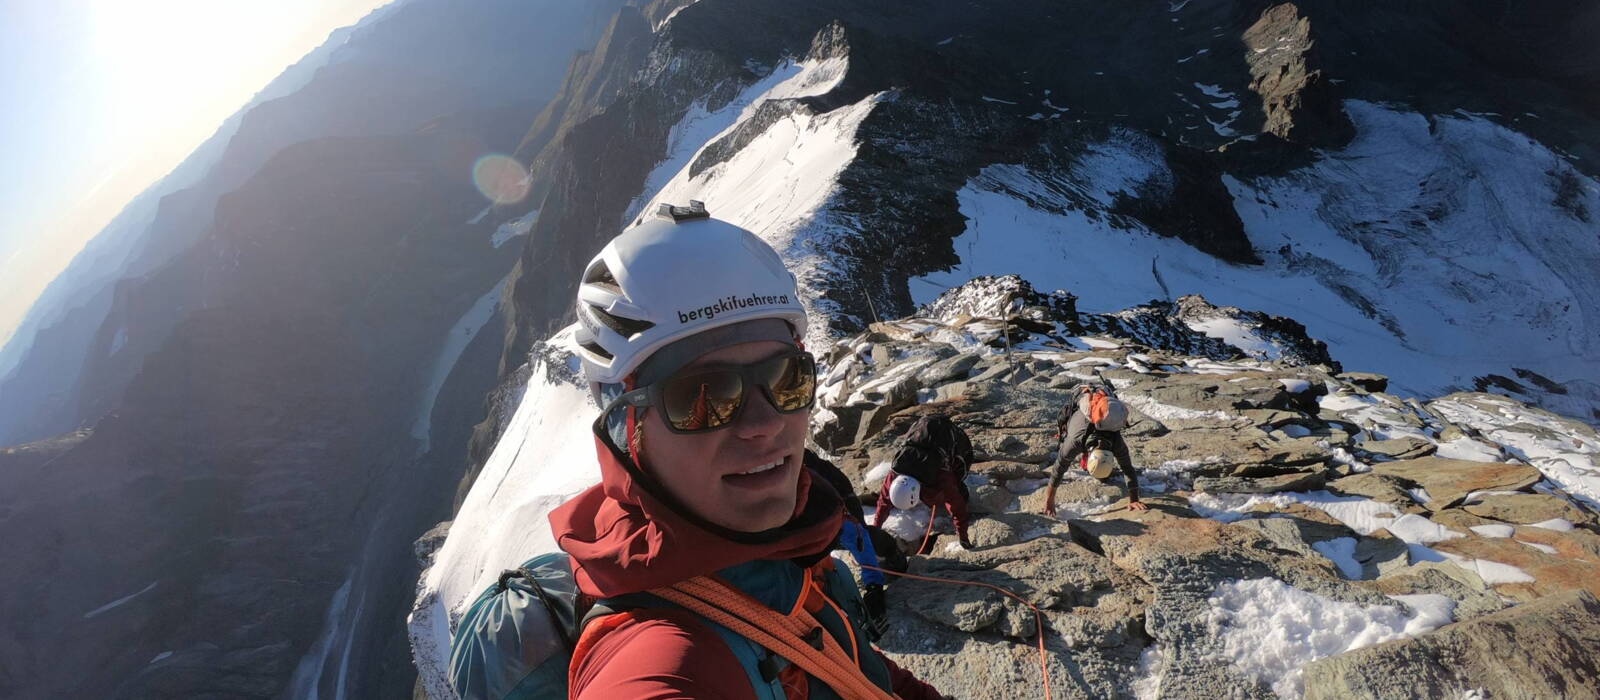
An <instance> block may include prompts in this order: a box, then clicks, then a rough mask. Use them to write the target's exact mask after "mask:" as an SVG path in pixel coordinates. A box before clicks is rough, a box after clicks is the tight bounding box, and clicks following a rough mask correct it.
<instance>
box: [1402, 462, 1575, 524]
mask: <svg viewBox="0 0 1600 700" xmlns="http://www.w3.org/2000/svg"><path fill="white" fill-rule="evenodd" d="M1372 473H1374V474H1378V475H1381V476H1392V477H1395V478H1398V479H1403V480H1405V481H1409V482H1411V483H1414V484H1417V485H1418V486H1421V487H1422V488H1424V489H1426V490H1427V492H1428V495H1429V496H1430V497H1431V499H1432V500H1430V501H1429V502H1428V503H1426V504H1424V505H1426V506H1427V507H1428V509H1429V510H1435V511H1437V510H1442V509H1444V508H1448V507H1450V506H1453V505H1456V504H1458V503H1460V502H1461V501H1462V500H1463V499H1465V498H1466V497H1467V494H1469V493H1472V492H1473V491H1521V490H1525V489H1528V488H1530V487H1532V486H1533V485H1534V484H1536V483H1539V480H1540V479H1543V478H1544V475H1543V474H1540V473H1539V470H1538V469H1534V468H1533V467H1530V466H1527V465H1525V464H1505V463H1495V462H1468V461H1464V460H1459V459H1445V458H1443V457H1421V458H1418V459H1404V460H1399V461H1395V462H1380V463H1378V464H1375V465H1373V467H1372Z"/></svg>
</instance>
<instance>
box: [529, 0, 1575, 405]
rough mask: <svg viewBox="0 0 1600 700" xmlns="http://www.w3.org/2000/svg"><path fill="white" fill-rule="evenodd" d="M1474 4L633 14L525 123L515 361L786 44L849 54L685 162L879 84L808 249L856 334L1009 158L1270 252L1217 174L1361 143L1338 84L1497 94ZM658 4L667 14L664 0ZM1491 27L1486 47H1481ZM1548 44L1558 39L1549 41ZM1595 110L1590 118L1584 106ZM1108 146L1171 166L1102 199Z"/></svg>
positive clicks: (1071, 190) (1193, 229)
mask: <svg viewBox="0 0 1600 700" xmlns="http://www.w3.org/2000/svg"><path fill="white" fill-rule="evenodd" d="M1469 4H1470V5H1471V7H1470V8H1462V7H1459V6H1458V7H1454V8H1447V7H1446V6H1445V5H1444V4H1429V5H1426V6H1424V7H1408V8H1407V9H1406V10H1405V11H1404V12H1400V11H1376V10H1375V11H1371V12H1365V13H1353V12H1350V11H1349V10H1348V8H1343V7H1340V6H1335V5H1333V4H1328V3H1321V2H1301V3H1297V4H1277V5H1263V4H1260V3H1221V4H1218V3H1171V4H1169V5H1168V6H1165V7H1162V6H1158V5H1151V6H1148V7H1146V6H1139V7H1128V6H1102V5H1095V4H1092V3H1074V4H1071V5H1070V6H1062V5H1060V4H1059V3H1055V4H1051V3H1027V2H1025V3H988V2H980V3H977V4H970V3H969V4H968V5H962V6H949V5H945V4H940V3H928V2H903V3H894V4H891V5H880V6H874V7H871V8H866V7H863V6H860V5H858V4H851V3H835V2H821V3H806V4H804V5H799V6H797V5H794V4H792V3H771V2H755V3H739V4H737V6H736V7H735V6H734V5H732V4H728V3H722V2H718V1H717V0H708V1H706V2H699V3H695V4H693V5H691V6H689V7H687V8H684V9H682V11H681V12H678V13H677V14H676V15H674V16H673V17H672V19H671V21H670V22H667V23H666V24H665V25H663V26H661V27H660V28H659V31H658V33H657V34H656V35H655V38H654V43H653V45H652V47H651V48H650V50H649V52H648V54H647V55H644V56H643V57H641V55H640V49H639V46H640V39H639V37H638V36H637V34H636V33H630V32H629V31H626V30H625V27H626V26H633V25H636V24H637V22H635V21H633V20H629V21H627V22H619V23H618V24H617V25H616V27H615V31H614V32H613V34H614V38H613V40H612V41H613V46H611V47H609V48H607V47H602V48H601V49H597V51H596V54H595V55H596V56H600V55H602V54H603V55H605V56H608V57H611V56H628V57H631V58H630V59H629V60H612V59H610V58H608V59H607V60H606V61H599V60H583V61H580V62H579V63H578V64H575V66H574V72H573V74H572V76H570V77H569V81H568V82H569V85H572V86H579V85H588V86H602V85H603V86H607V88H606V89H590V90H588V91H587V92H585V93H583V94H584V95H585V97H582V98H574V99H573V100H570V101H567V102H563V103H561V104H560V105H553V106H552V107H551V109H550V111H548V112H547V113H546V114H545V115H543V116H541V118H540V123H541V127H540V128H538V129H536V132H537V134H536V135H531V136H530V137H529V139H527V140H525V142H524V148H525V149H527V150H531V149H533V148H538V147H540V144H541V143H543V146H542V149H541V150H540V151H539V155H538V156H537V157H535V158H533V163H534V165H533V167H532V174H533V178H534V181H535V182H536V183H539V184H537V185H536V186H535V192H536V193H537V194H536V196H542V199H541V202H542V203H541V204H540V210H541V212H542V214H541V217H540V222H539V225H538V227H537V228H538V230H537V231H536V233H535V234H534V235H533V236H532V237H531V238H530V240H538V241H541V245H540V246H538V247H537V248H529V249H527V250H526V251H524V255H523V260H522V261H521V263H520V265H519V272H518V277H517V279H516V281H515V283H514V286H513V289H514V291H513V298H514V299H513V304H514V307H513V314H514V318H513V319H512V321H511V329H510V332H509V334H508V342H507V344H506V348H505V353H504V356H503V362H502V374H509V373H510V372H511V371H512V370H513V369H515V368H516V367H517V366H519V365H521V364H522V363H523V362H524V361H525V359H526V357H527V353H528V352H529V349H530V348H531V347H532V344H533V343H534V342H535V341H536V340H537V339H539V338H543V337H547V336H548V335H549V334H550V333H551V332H553V331H554V330H555V329H557V328H559V327H561V326H562V325H565V322H566V318H567V314H568V309H567V308H566V307H567V306H568V304H567V303H566V300H567V299H568V298H570V296H571V293H572V289H573V280H574V275H575V274H576V270H577V269H578V268H579V267H581V265H582V263H583V262H584V260H585V259H586V258H587V257H588V256H589V255H590V254H592V253H593V251H594V250H596V249H598V248H599V247H600V245H601V244H602V242H603V241H604V240H606V239H608V238H609V237H610V236H612V235H614V234H615V233H616V232H617V230H618V229H619V228H621V227H622V226H623V225H625V224H626V223H627V222H628V219H627V217H628V216H629V215H630V213H632V210H631V208H630V205H636V204H637V203H638V202H636V199H637V198H638V197H641V196H646V197H647V196H649V195H650V194H651V193H648V192H641V191H640V186H641V185H642V184H643V178H644V174H645V173H646V172H647V171H649V170H650V169H651V168H653V167H654V166H655V165H656V163H658V162H659V160H660V158H661V156H662V155H663V154H664V153H665V151H666V148H667V145H668V144H667V139H668V132H669V130H670V128H671V126H672V125H673V124H676V123H677V122H678V120H679V119H680V118H681V117H682V116H683V115H684V114H685V113H686V112H687V110H688V109H689V108H690V107H691V105H694V104H700V105H702V106H703V107H704V108H706V109H708V110H714V109H716V108H719V107H721V106H722V105H725V104H727V102H728V100H729V99H731V97H732V95H733V93H734V92H736V91H738V90H739V89H740V88H741V87H743V86H746V85H749V84H751V83H752V82H753V81H754V80H756V79H757V78H758V77H760V75H761V74H763V73H764V71H766V70H770V67H771V66H773V65H775V64H776V63H777V62H778V61H780V60H782V59H783V58H785V57H790V58H792V59H796V60H798V59H803V58H807V57H810V58H828V57H842V58H845V59H846V60H847V61H848V69H847V72H846V75H845V76H844V78H843V79H842V80H841V81H840V82H839V83H838V84H837V85H836V86H835V87H834V88H833V89H832V90H829V91H827V92H825V93H823V94H818V95H812V96H808V97H804V98H799V99H791V100H775V101H773V102H769V103H767V104H765V105H762V106H761V107H760V108H759V110H758V112H757V114H756V115H755V117H754V118H752V119H750V120H747V121H745V122H743V123H742V124H741V125H740V127H739V128H738V129H735V130H733V131H732V132H731V133H728V134H726V135H724V136H722V137H721V139H720V140H718V141H715V142H713V143H710V144H709V145H708V146H707V148H706V149H705V150H704V151H703V152H702V153H701V155H700V157H699V158H698V159H696V161H695V162H694V163H693V164H691V166H690V169H691V172H696V173H698V172H704V171H705V170H706V169H708V168H710V167H713V166H714V165H716V164H717V163H719V162H723V161H724V160H726V159H727V158H729V157H731V155H732V154H733V153H735V152H736V151H737V150H738V148H739V147H741V146H742V145H744V144H747V143H749V142H750V141H751V139H753V138H755V137H757V136H759V134H760V133H761V132H762V131H763V130H764V128H765V127H766V126H767V125H770V124H772V123H774V122H775V121H778V120H781V119H782V118H783V117H784V116H785V115H789V114H825V113H828V112H830V111H831V110H834V109H837V108H839V107H841V106H845V105H850V104H855V103H858V102H859V101H861V100H863V99H866V98H868V97H869V96H872V95H880V94H881V95H883V97H882V98H881V99H880V101H879V102H877V103H876V104H875V105H874V106H873V109H872V111H871V113H870V114H869V115H868V116H867V117H866V119H865V120H864V121H863V122H862V123H861V124H860V126H859V127H858V129H857V131H856V134H855V138H854V146H855V148H856V155H855V157H854V158H853V159H851V161H850V162H849V164H848V165H847V166H846V168H845V170H844V171H843V172H842V173H841V174H840V175H839V177H838V183H839V187H838V190H837V192H836V193H835V194H834V196H833V198H832V199H831V200H830V202H829V203H828V206H827V208H826V212H825V213H826V215H827V216H828V224H827V225H828V226H830V227H833V228H835V229H837V230H838V232H839V235H834V236H830V237H828V238H827V239H826V240H824V241H820V242H818V244H817V246H818V247H817V250H815V251H814V253H815V254H817V255H818V256H819V257H822V258H825V259H827V260H828V261H829V265H828V266H826V269H823V270H821V272H820V273H819V276H818V278H817V279H814V280H808V282H809V284H810V286H811V287H812V291H813V293H814V294H815V295H816V296H817V297H818V302H817V308H819V309H822V310H825V311H826V313H827V316H828V322H829V323H830V324H832V325H833V326H834V327H836V329H837V330H838V331H841V332H850V331H854V330H859V329H860V328H863V327H865V326H866V325H867V324H868V323H871V322H872V321H874V320H877V319H882V318H890V317H895V316H899V315H903V314H906V313H909V312H910V311H911V310H912V309H911V307H912V304H911V297H910V294H909V292H908V291H907V288H906V284H907V281H906V280H908V279H910V278H911V277H914V276H917V275H921V274H926V273H927V272H930V271H935V270H941V269H948V268H950V267H951V266H953V265H955V264H956V263H957V262H958V261H959V256H958V254H957V251H954V250H953V249H952V248H951V247H950V246H949V245H948V243H947V241H948V240H949V239H951V238H953V237H954V236H956V235H957V234H959V233H960V232H961V231H962V230H963V229H964V227H965V222H964V219H963V217H962V216H961V214H960V213H959V210H958V203H957V201H956V192H957V191H958V190H959V189H960V188H961V187H963V186H965V185H967V184H968V183H969V181H973V178H974V177H975V176H978V175H979V174H980V172H981V171H983V169H984V168H986V167H988V166H992V165H997V164H1014V165H1018V166H1023V167H1026V168H1027V170H1028V172H1029V173H1030V174H1032V175H1034V176H1035V177H1037V178H1039V179H1040V181H1041V182H1042V183H1043V185H1044V187H1045V188H1046V189H1047V190H1048V191H1049V195H1050V196H1049V197H1047V198H1044V197H1040V198H1034V199H1033V200H1032V202H1033V203H1036V204H1037V205H1038V206H1040V207H1044V208H1047V209H1052V208H1067V209H1071V210H1077V211H1082V212H1084V214H1085V215H1086V216H1090V217H1094V218H1105V219H1107V220H1110V221H1112V222H1114V223H1115V222H1118V221H1123V222H1129V223H1130V224H1131V223H1133V222H1137V223H1138V224H1140V225H1142V226H1145V227H1148V228H1149V229H1150V230H1152V231H1154V232H1156V233H1158V234H1160V235H1164V236H1172V237H1176V238H1178V239H1181V240H1183V241H1185V242H1187V243H1189V244H1190V245H1193V246H1194V247H1196V248H1197V249H1199V250H1202V251H1205V252H1207V253H1210V254H1212V255H1214V256H1217V257H1218V258H1220V259H1223V260H1226V261H1229V262H1233V263H1239V264H1253V263H1256V262H1259V261H1260V257H1259V255H1258V253H1257V252H1256V251H1254V250H1253V249H1252V247H1251V245H1250V242H1249V241H1248V240H1247V239H1246V237H1245V236H1244V234H1243V229H1242V225H1241V224H1240V221H1239V217H1238V215H1237V213H1236V212H1235V211H1234V208H1233V206H1232V201H1231V198H1230V196H1229V194H1228V191H1227V188H1226V187H1225V186H1224V184H1223V177H1224V176H1228V175H1232V176H1236V177H1254V176H1259V175H1263V174H1272V173H1276V172H1281V171H1282V170H1283V169H1284V168H1287V167H1290V166H1292V165H1295V164H1300V163H1305V162H1308V161H1309V159H1310V158H1311V157H1313V156H1314V153H1315V151H1314V150H1312V149H1315V148H1327V147H1332V146H1336V145H1338V144H1341V143H1344V142H1345V141H1348V139H1349V137H1350V135H1351V133H1352V127H1351V124H1350V120H1349V118H1348V117H1347V116H1346V115H1345V114H1344V113H1343V111H1342V110H1341V108H1340V106H1339V101H1340V100H1343V99H1349V98H1357V99H1367V100H1382V101H1389V102H1398V103H1401V104H1406V105H1409V106H1411V107H1413V108H1416V109H1418V110H1421V111H1424V112H1430V111H1440V112H1447V111H1450V110H1454V109H1456V108H1457V107H1460V106H1462V105H1463V104H1467V103H1471V104H1480V105H1481V104H1485V103H1489V102H1494V101H1496V100H1501V99H1503V98H1502V96H1501V95H1499V93H1498V92H1497V91H1498V90H1499V88H1498V87H1497V88H1494V89H1489V88H1486V87H1481V86H1479V87H1474V85H1479V84H1478V83H1477V82H1474V83H1473V84H1471V85H1468V84H1463V83H1460V82H1458V81H1453V79H1452V80H1449V81H1447V80H1444V79H1442V78H1441V76H1459V75H1477V74H1495V75H1500V74H1502V73H1506V72H1512V73H1517V72H1518V71H1521V70H1522V68H1517V67H1518V66H1526V65H1527V63H1528V58H1527V57H1526V56H1512V55H1510V54H1511V53H1512V51H1513V50H1512V49H1511V48H1510V46H1509V43H1508V42H1507V41H1505V40H1502V39H1490V38H1489V36H1490V35H1491V34H1493V33H1494V31H1495V30H1494V29H1492V25H1493V23H1494V20H1491V16H1492V15H1493V14H1494V13H1495V11H1494V10H1493V8H1492V7H1491V5H1492V3H1469ZM644 14H647V15H650V16H652V17H661V16H663V15H664V14H665V11H664V10H663V6H662V5H655V6H652V7H651V8H646V9H645V10H644ZM1594 21H1596V20H1595V19H1594V18H1593V17H1591V16H1590V15H1589V14H1584V13H1583V12H1582V11H1581V10H1577V9H1570V10H1542V11H1538V12H1529V13H1527V15H1526V16H1520V17H1518V22H1519V26H1520V27H1521V28H1522V29H1526V30H1527V31H1533V29H1532V28H1534V27H1538V28H1540V29H1541V30H1543V31H1547V32H1549V33H1550V34H1551V35H1552V36H1553V37H1556V38H1555V39H1552V41H1551V42H1548V43H1549V44H1553V45H1556V46H1564V47H1566V48H1568V49H1572V50H1578V49H1577V48H1576V45H1575V42H1577V36H1578V35H1577V34H1576V33H1575V32H1576V31H1577V28H1578V27H1582V26H1588V25H1589V24H1590V23H1592V22H1594ZM1480 40H1481V41H1483V42H1485V45H1484V47H1479V46H1477V45H1475V44H1474V42H1477V41H1480ZM1535 53H1537V54H1538V55H1540V56H1543V57H1547V58H1551V59H1555V58H1557V57H1558V56H1559V54H1557V52H1555V51H1554V50H1553V49H1550V48H1547V46H1546V45H1545V44H1540V46H1539V48H1538V49H1536V50H1535ZM1579 53H1580V54H1581V55H1582V56H1584V58H1581V59H1573V60H1568V59H1566V58H1562V59H1561V60H1560V63H1561V64H1562V65H1563V66H1573V65H1577V64H1582V65H1591V66H1592V65H1594V63H1595V61H1593V60H1590V59H1591V58H1594V54H1593V50H1592V49H1587V48H1586V49H1582V50H1579ZM1518 74H1519V75H1520V73H1518ZM621 75H628V76H631V77H630V78H629V79H628V80H623V79H621V78H619V76H621ZM1567 77H1569V78H1570V80H1565V82H1562V83H1561V84H1560V87H1552V86H1535V85H1533V84H1532V83H1531V82H1528V81H1527V80H1525V79H1522V78H1517V79H1511V80H1509V82H1510V83H1511V84H1514V85H1515V88H1514V91H1516V92H1517V93H1518V94H1528V95H1533V94H1537V95H1538V96H1539V97H1540V98H1541V100H1542V102H1541V104H1543V103H1545V102H1548V103H1549V104H1551V105H1552V106H1553V107H1555V108H1559V109H1565V110H1569V111H1570V110H1571V108H1572V105H1574V104H1577V101H1578V100H1579V98H1578V97H1577V96H1578V95H1579V94H1581V93H1580V92H1579V90H1578V88H1579V87H1580V86H1581V85H1584V84H1587V83H1585V81H1592V80H1593V75H1592V73H1589V72H1584V71H1581V70H1577V69H1574V70H1573V71H1570V75H1567ZM1500 84H1504V83H1497V85H1500ZM1197 89H1198V90H1199V92H1196V90H1197ZM574 94H578V93H577V91H574ZM1585 94H1586V93H1585ZM1583 99H1587V98H1583ZM1446 105H1449V106H1448V107H1447V106H1446ZM1484 111H1486V112H1487V111H1496V110H1488V109H1485V110H1484ZM1504 111H1505V112H1506V113H1509V112H1510V110H1509V109H1508V110H1504ZM558 112H559V113H560V114H558ZM1497 113H1498V111H1497ZM1580 122H1581V123H1587V121H1585V120H1584V119H1577V120H1575V121H1572V122H1568V123H1580ZM1519 128H1521V125H1520V123H1519ZM1562 128H1563V127H1561V126H1559V125H1555V126H1551V127H1550V128H1549V132H1548V134H1543V133H1542V134H1541V137H1545V136H1548V138H1549V139H1550V140H1551V142H1552V143H1559V144H1563V145H1573V147H1577V146H1575V145H1574V144H1576V143H1577V142H1578V141H1581V140H1582V139H1578V138H1574V134H1575V133H1576V132H1563V131H1561V129H1562ZM547 133H548V134H550V136H549V137H548V138H546V136H545V134H547ZM1247 137H1253V138H1255V141H1254V142H1247V141H1242V140H1241V139H1242V138H1247ZM1108 144H1109V145H1111V146H1112V147H1114V148H1116V149H1119V151H1120V152H1123V153H1127V154H1130V157H1134V156H1135V155H1137V157H1141V158H1144V159H1145V160H1146V161H1147V163H1148V164H1149V165H1150V167H1151V169H1152V170H1153V172H1156V173H1157V175H1156V176H1153V177H1151V178H1149V179H1147V180H1145V181H1144V182H1143V183H1141V184H1138V185H1136V186H1134V187H1132V188H1130V189H1128V190H1126V191H1117V192H1109V193H1105V194H1106V195H1107V196H1108V197H1110V198H1111V199H1112V202H1111V203H1110V204H1102V203H1100V202H1098V201H1096V200H1095V199H1094V198H1092V197H1090V196H1089V194H1088V191H1087V190H1086V187H1087V186H1089V185H1092V184H1093V183H1092V182H1088V178H1089V177H1090V176H1089V175H1087V174H1085V173H1084V172H1082V171H1081V170H1080V169H1079V167H1080V160H1081V158H1083V154H1084V153H1085V152H1086V151H1088V150H1090V149H1091V147H1093V148H1105V147H1107V145H1108ZM1230 144H1231V145H1230ZM1222 146H1229V148H1228V149H1227V150H1226V152H1224V151H1220V150H1218V149H1219V148H1220V147H1222ZM1574 152H1576V151H1574ZM976 182H977V183H979V184H980V185H982V186H984V187H991V188H997V189H999V190H1000V191H1008V192H1009V193H1011V194H1015V195H1018V196H1023V195H1025V194H1026V193H1020V192H1016V191H1014V189H1012V190H1008V189H1006V188H1008V187H1010V185H1009V183H1007V182H1005V181H1004V179H1003V178H979V179H978V180H976ZM1023 198H1024V199H1027V197H1025V196H1023ZM711 205H712V207H713V209H714V208H715V207H716V203H715V202H713V203H711ZM1031 205H1032V204H1030V206H1031Z"/></svg>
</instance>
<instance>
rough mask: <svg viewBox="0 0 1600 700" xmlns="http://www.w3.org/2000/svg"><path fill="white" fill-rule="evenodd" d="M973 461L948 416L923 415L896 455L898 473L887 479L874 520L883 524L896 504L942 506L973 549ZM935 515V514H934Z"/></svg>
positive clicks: (965, 544) (966, 443)
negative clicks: (970, 511)
mask: <svg viewBox="0 0 1600 700" xmlns="http://www.w3.org/2000/svg"><path fill="white" fill-rule="evenodd" d="M971 461H972V442H971V441H970V440H969V439H968V438H967V435H966V433H965V432H964V431H962V430H961V429H960V428H958V427H956V425H955V424H954V423H952V422H951V421H950V419H949V418H948V417H946V416H941V415H932V416H923V417H921V418H918V419H917V422H916V423H915V424H913V425H912V426H911V430H910V431H909V432H907V433H906V441H905V444H904V445H903V446H902V447H901V448H900V452H899V453H898V454H896V455H895V458H894V467H893V471H891V472H890V473H889V475H888V476H887V477H886V478H884V480H883V487H882V489H881V490H880V491H879V492H878V507H877V510H876V513H875V515H874V517H873V522H874V523H878V524H879V527H882V523H883V520H884V518H885V517H886V516H888V514H889V509H890V508H892V507H900V508H907V507H915V505H916V504H917V503H919V502H920V503H927V504H928V506H929V508H931V509H933V510H935V511H936V510H937V509H938V507H939V506H940V505H943V506H945V508H946V509H947V510H948V511H949V512H950V519H951V520H952V521H953V522H954V524H955V526H956V535H957V536H958V537H959V538H960V540H961V546H962V547H964V548H967V549H971V548H972V540H971V538H969V537H968V536H967V525H968V524H969V522H970V521H971V516H970V515H969V514H968V512H967V500H968V498H969V497H970V496H969V493H968V491H967V484H966V476H967V469H968V467H970V466H971ZM901 494H909V499H910V500H909V501H906V500H904V498H903V497H901ZM897 500H899V501H900V502H898V503H897V502H896V501H897ZM932 515H933V513H930V515H929V517H932ZM926 544H927V543H924V545H926ZM917 553H918V554H924V553H926V552H922V551H919V552H917Z"/></svg>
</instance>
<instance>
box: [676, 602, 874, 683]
mask: <svg viewBox="0 0 1600 700" xmlns="http://www.w3.org/2000/svg"><path fill="white" fill-rule="evenodd" d="M650 593H651V594H652V595H656V596H659V597H661V598H663V599H665V600H668V601H671V602H673V603H676V604H678V605H680V606H682V607H684V608H686V609H688V610H691V611H693V612H695V613H698V614H699V615H701V616H702V617H705V618H706V619H708V620H711V621H712V622H715V623H717V624H719V625H722V626H723V627H726V628H728V629H729V630H732V631H733V632H735V633H737V634H739V635H741V636H743V637H744V638H746V639H749V640H750V641H752V642H755V643H756V644H760V645H761V646H763V647H766V648H767V649H769V650H771V651H772V652H773V653H775V654H778V655H780V656H782V657H784V658H786V659H788V660H789V661H790V662H792V663H794V664H795V665H797V666H799V667H800V668H802V669H805V671H806V673H809V674H811V675H812V676H815V677H816V678H817V679H818V680H821V681H822V682H823V683H826V684H828V687H830V688H832V689H833V690H834V692H836V693H838V694H839V695H841V696H843V697H844V698H846V699H847V700H894V698H895V696H894V695H893V694H891V693H889V692H888V691H886V690H884V689H882V688H879V687H878V686H876V685H873V684H872V682H871V681H869V680H867V677H866V676H865V675H863V674H862V673H861V667H860V666H859V665H857V664H856V663H853V662H852V661H851V659H850V657H849V656H848V655H847V652H846V651H845V649H844V647H842V646H840V644H839V641H838V640H836V639H834V637H833V635H831V634H828V632H827V630H826V629H824V628H823V627H822V625H821V624H820V623H818V622H817V620H816V618H814V617H812V616H811V614H810V613H809V612H807V611H806V610H805V609H804V608H803V607H801V608H797V609H796V611H795V612H794V613H792V614H790V615H783V614H780V613H778V612H776V611H774V610H772V609H771V608H768V607H767V606H765V605H762V604H761V602H760V601H757V600H756V599H754V598H751V597H750V596H749V595H747V594H745V593H742V592H740V591H738V590H735V589H733V588H732V587H729V586H727V585H726V584H723V583H721V582H719V581H717V580H715V579H712V578H708V577H705V576H697V577H695V578H692V579H688V580H685V581H679V582H678V583H675V584H673V585H671V586H667V587H662V588H653V589H651V590H650ZM847 624H848V623H847Z"/></svg>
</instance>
